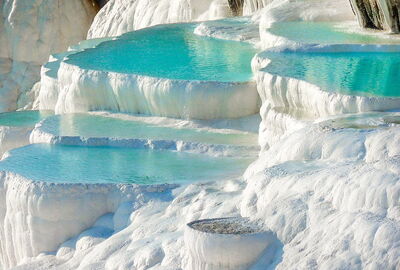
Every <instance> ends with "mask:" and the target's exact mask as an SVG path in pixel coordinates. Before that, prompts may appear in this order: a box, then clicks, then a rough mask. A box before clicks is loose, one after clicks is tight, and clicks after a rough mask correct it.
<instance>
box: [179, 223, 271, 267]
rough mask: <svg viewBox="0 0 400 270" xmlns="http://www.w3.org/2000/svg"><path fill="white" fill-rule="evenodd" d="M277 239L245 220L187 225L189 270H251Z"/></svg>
mask: <svg viewBox="0 0 400 270" xmlns="http://www.w3.org/2000/svg"><path fill="white" fill-rule="evenodd" d="M274 239H275V238H274V237H273V233H272V232H270V231H263V230H262V229H261V228H260V227H258V226H256V225H255V224H252V223H251V222H250V221H249V220H248V219H245V218H217V219H203V220H196V221H193V222H190V223H188V224H187V226H186V229H185V246H186V249H187V253H188V262H187V265H186V269H187V270H200V269H201V270H217V269H218V270H223V269H234V270H239V269H247V268H248V267H249V266H251V265H252V264H253V263H254V262H255V261H257V259H258V258H259V257H260V255H261V254H262V252H263V251H264V250H265V249H266V248H267V247H268V246H269V245H271V244H273V243H274V241H275V240H274Z"/></svg>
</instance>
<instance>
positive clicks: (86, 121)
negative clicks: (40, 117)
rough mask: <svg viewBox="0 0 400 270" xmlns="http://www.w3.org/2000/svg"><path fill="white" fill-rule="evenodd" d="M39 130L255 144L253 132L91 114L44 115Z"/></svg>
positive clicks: (88, 134) (90, 136)
mask: <svg viewBox="0 0 400 270" xmlns="http://www.w3.org/2000/svg"><path fill="white" fill-rule="evenodd" d="M39 128H40V130H41V131H42V132H45V133H49V134H52V135H55V136H81V137H86V138H93V137H110V138H136V139H151V140H174V141H185V142H200V143H208V144H232V145H245V146H255V145H257V134H255V133H247V132H239V131H233V130H232V131H228V130H224V132H216V131H214V130H211V131H210V130H206V129H195V128H175V127H167V126H157V125H154V124H149V123H146V122H143V121H139V120H137V121H135V120H127V119H121V118H117V117H108V116H102V115H93V114H87V113H86V114H85V113H80V114H63V115H55V116H52V117H48V118H47V119H46V120H44V121H43V122H42V123H41V126H40V127H39Z"/></svg>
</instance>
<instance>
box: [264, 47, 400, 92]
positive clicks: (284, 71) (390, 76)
mask: <svg viewBox="0 0 400 270" xmlns="http://www.w3.org/2000/svg"><path fill="white" fill-rule="evenodd" d="M262 56H263V57H266V58H268V59H270V60H271V63H269V64H268V65H267V66H266V67H265V68H263V69H262V71H264V72H267V73H270V74H273V75H278V76H282V77H290V78H295V79H298V80H303V81H307V82H309V83H311V84H314V85H317V86H319V87H320V88H321V89H323V90H326V91H330V92H339V93H341V94H345V95H358V96H378V97H399V96H400V52H337V53H335V52H322V53H316V52H279V53H277V52H263V53H262Z"/></svg>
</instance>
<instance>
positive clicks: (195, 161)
mask: <svg viewBox="0 0 400 270" xmlns="http://www.w3.org/2000/svg"><path fill="white" fill-rule="evenodd" d="M251 161H252V159H248V158H239V157H238V158H224V157H218V158H216V157H210V156H207V155H201V154H189V153H182V152H173V151H160V150H149V149H126V148H113V147H80V146H63V145H48V144H31V145H28V146H25V147H22V148H18V149H14V150H11V151H10V155H9V156H8V157H6V158H5V159H3V160H2V161H1V162H0V170H2V171H9V172H13V173H17V174H19V175H22V176H24V177H26V178H28V179H31V180H34V181H44V182H52V183H136V184H163V183H191V182H195V181H211V180H220V179H227V178H230V177H238V176H240V175H241V173H243V171H244V170H245V168H246V167H247V166H248V165H249V164H250V162H251Z"/></svg>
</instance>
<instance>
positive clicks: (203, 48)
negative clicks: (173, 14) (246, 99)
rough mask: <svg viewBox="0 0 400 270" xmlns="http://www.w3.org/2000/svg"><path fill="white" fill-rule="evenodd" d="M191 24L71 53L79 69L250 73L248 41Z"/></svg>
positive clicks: (243, 77) (208, 75)
mask: <svg viewBox="0 0 400 270" xmlns="http://www.w3.org/2000/svg"><path fill="white" fill-rule="evenodd" d="M195 27H196V24H171V25H161V26H155V27H150V28H146V29H142V30H138V31H134V32H130V33H127V34H124V35H122V36H120V37H118V38H117V39H116V40H112V41H106V42H103V43H100V44H99V45H97V46H96V47H95V48H93V49H86V50H85V51H83V52H80V53H76V54H73V55H70V56H69V57H68V58H69V59H68V60H66V62H67V63H69V64H72V65H77V66H79V67H81V68H83V69H90V70H102V71H112V72H119V73H134V74H139V75H146V76H151V77H160V78H168V79H177V80H202V81H220V82H243V81H249V80H251V78H252V71H251V66H250V62H251V59H252V57H253V56H254V54H255V53H256V51H255V49H254V47H253V46H252V45H250V44H248V43H244V42H238V41H228V40H221V39H215V38H210V37H203V36H198V35H195V34H194V33H193V31H194V29H195Z"/></svg>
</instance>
